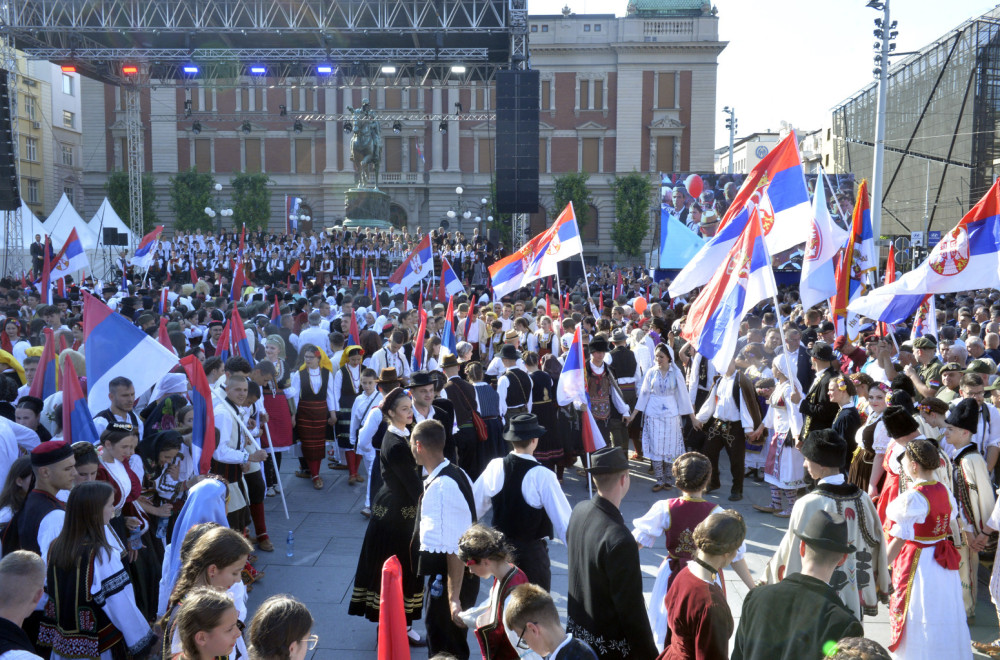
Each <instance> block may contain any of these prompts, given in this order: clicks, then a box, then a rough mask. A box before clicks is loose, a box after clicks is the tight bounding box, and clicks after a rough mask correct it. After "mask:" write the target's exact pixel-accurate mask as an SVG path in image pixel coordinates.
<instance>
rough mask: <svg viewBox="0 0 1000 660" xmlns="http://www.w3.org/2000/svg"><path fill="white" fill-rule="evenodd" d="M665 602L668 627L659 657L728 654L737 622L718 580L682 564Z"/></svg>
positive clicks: (676, 659) (691, 659) (682, 659)
mask: <svg viewBox="0 0 1000 660" xmlns="http://www.w3.org/2000/svg"><path fill="white" fill-rule="evenodd" d="M715 577H716V580H718V577H719V576H718V575H716V576H715ZM665 606H666V609H667V611H669V612H670V615H669V618H668V625H669V628H668V629H667V634H666V648H664V649H663V653H661V654H660V656H659V659H658V660H695V659H696V658H698V659H700V658H705V659H708V658H725V657H728V655H729V638H730V636H732V634H733V630H735V629H736V624H735V623H734V622H733V614H732V612H730V610H729V604H728V603H727V602H726V593H725V591H723V590H722V587H721V586H720V585H719V583H718V582H717V581H712V582H705V581H704V580H702V579H701V578H700V577H698V576H696V575H695V574H694V573H692V572H691V571H690V570H688V568H687V567H686V566H685V567H684V568H682V569H681V570H680V572H679V573H678V574H677V578H676V580H674V583H673V586H672V587H671V588H670V591H668V592H667V595H666V601H665Z"/></svg>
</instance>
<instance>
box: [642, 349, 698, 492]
mask: <svg viewBox="0 0 1000 660" xmlns="http://www.w3.org/2000/svg"><path fill="white" fill-rule="evenodd" d="M654 358H655V362H656V368H654V369H650V370H649V371H647V372H646V375H645V376H644V377H643V379H642V387H641V388H640V389H639V399H638V401H636V404H635V409H636V410H639V411H642V415H643V425H642V453H643V455H644V456H645V457H646V458H648V459H650V461H652V463H653V476H654V477H655V478H656V483H655V484H654V485H653V492H659V491H661V490H664V489H665V488H672V487H673V485H672V484H669V483H668V482H667V481H666V476H665V473H666V470H667V464H668V463H673V461H674V459H675V458H677V457H678V456H680V455H681V454H683V453H684V437H683V434H682V432H681V416H682V415H688V416H693V415H694V408H693V407H692V406H691V399H690V397H689V396H688V391H687V388H686V387H685V386H684V375H683V374H682V373H681V370H680V369H679V368H678V367H677V365H676V364H674V360H673V356H672V355H671V353H670V349H669V348H667V346H666V345H665V344H660V345H659V346H657V347H656V350H655V351H654Z"/></svg>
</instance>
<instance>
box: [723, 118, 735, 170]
mask: <svg viewBox="0 0 1000 660" xmlns="http://www.w3.org/2000/svg"><path fill="white" fill-rule="evenodd" d="M722 112H724V113H725V114H727V115H729V117H727V118H726V128H727V129H729V168H728V169H727V170H726V171H727V172H728V173H729V174H732V173H733V143H734V142H735V141H736V108H730V107H729V106H728V105H727V106H726V107H724V108H723V109H722Z"/></svg>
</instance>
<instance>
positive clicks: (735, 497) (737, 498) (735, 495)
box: [729, 493, 743, 502]
mask: <svg viewBox="0 0 1000 660" xmlns="http://www.w3.org/2000/svg"><path fill="white" fill-rule="evenodd" d="M742 499H743V493H733V494H732V495H730V496H729V501H730V502H739V501H740V500H742Z"/></svg>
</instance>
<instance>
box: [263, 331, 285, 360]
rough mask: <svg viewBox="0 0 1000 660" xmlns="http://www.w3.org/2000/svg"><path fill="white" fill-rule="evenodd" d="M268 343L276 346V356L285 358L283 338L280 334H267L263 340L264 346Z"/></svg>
mask: <svg viewBox="0 0 1000 660" xmlns="http://www.w3.org/2000/svg"><path fill="white" fill-rule="evenodd" d="M268 344H273V345H274V346H277V347H278V357H280V358H281V359H282V360H284V359H286V358H285V340H284V339H283V338H282V337H281V335H268V336H267V339H265V340H264V346H265V347H266V346H267V345H268Z"/></svg>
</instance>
